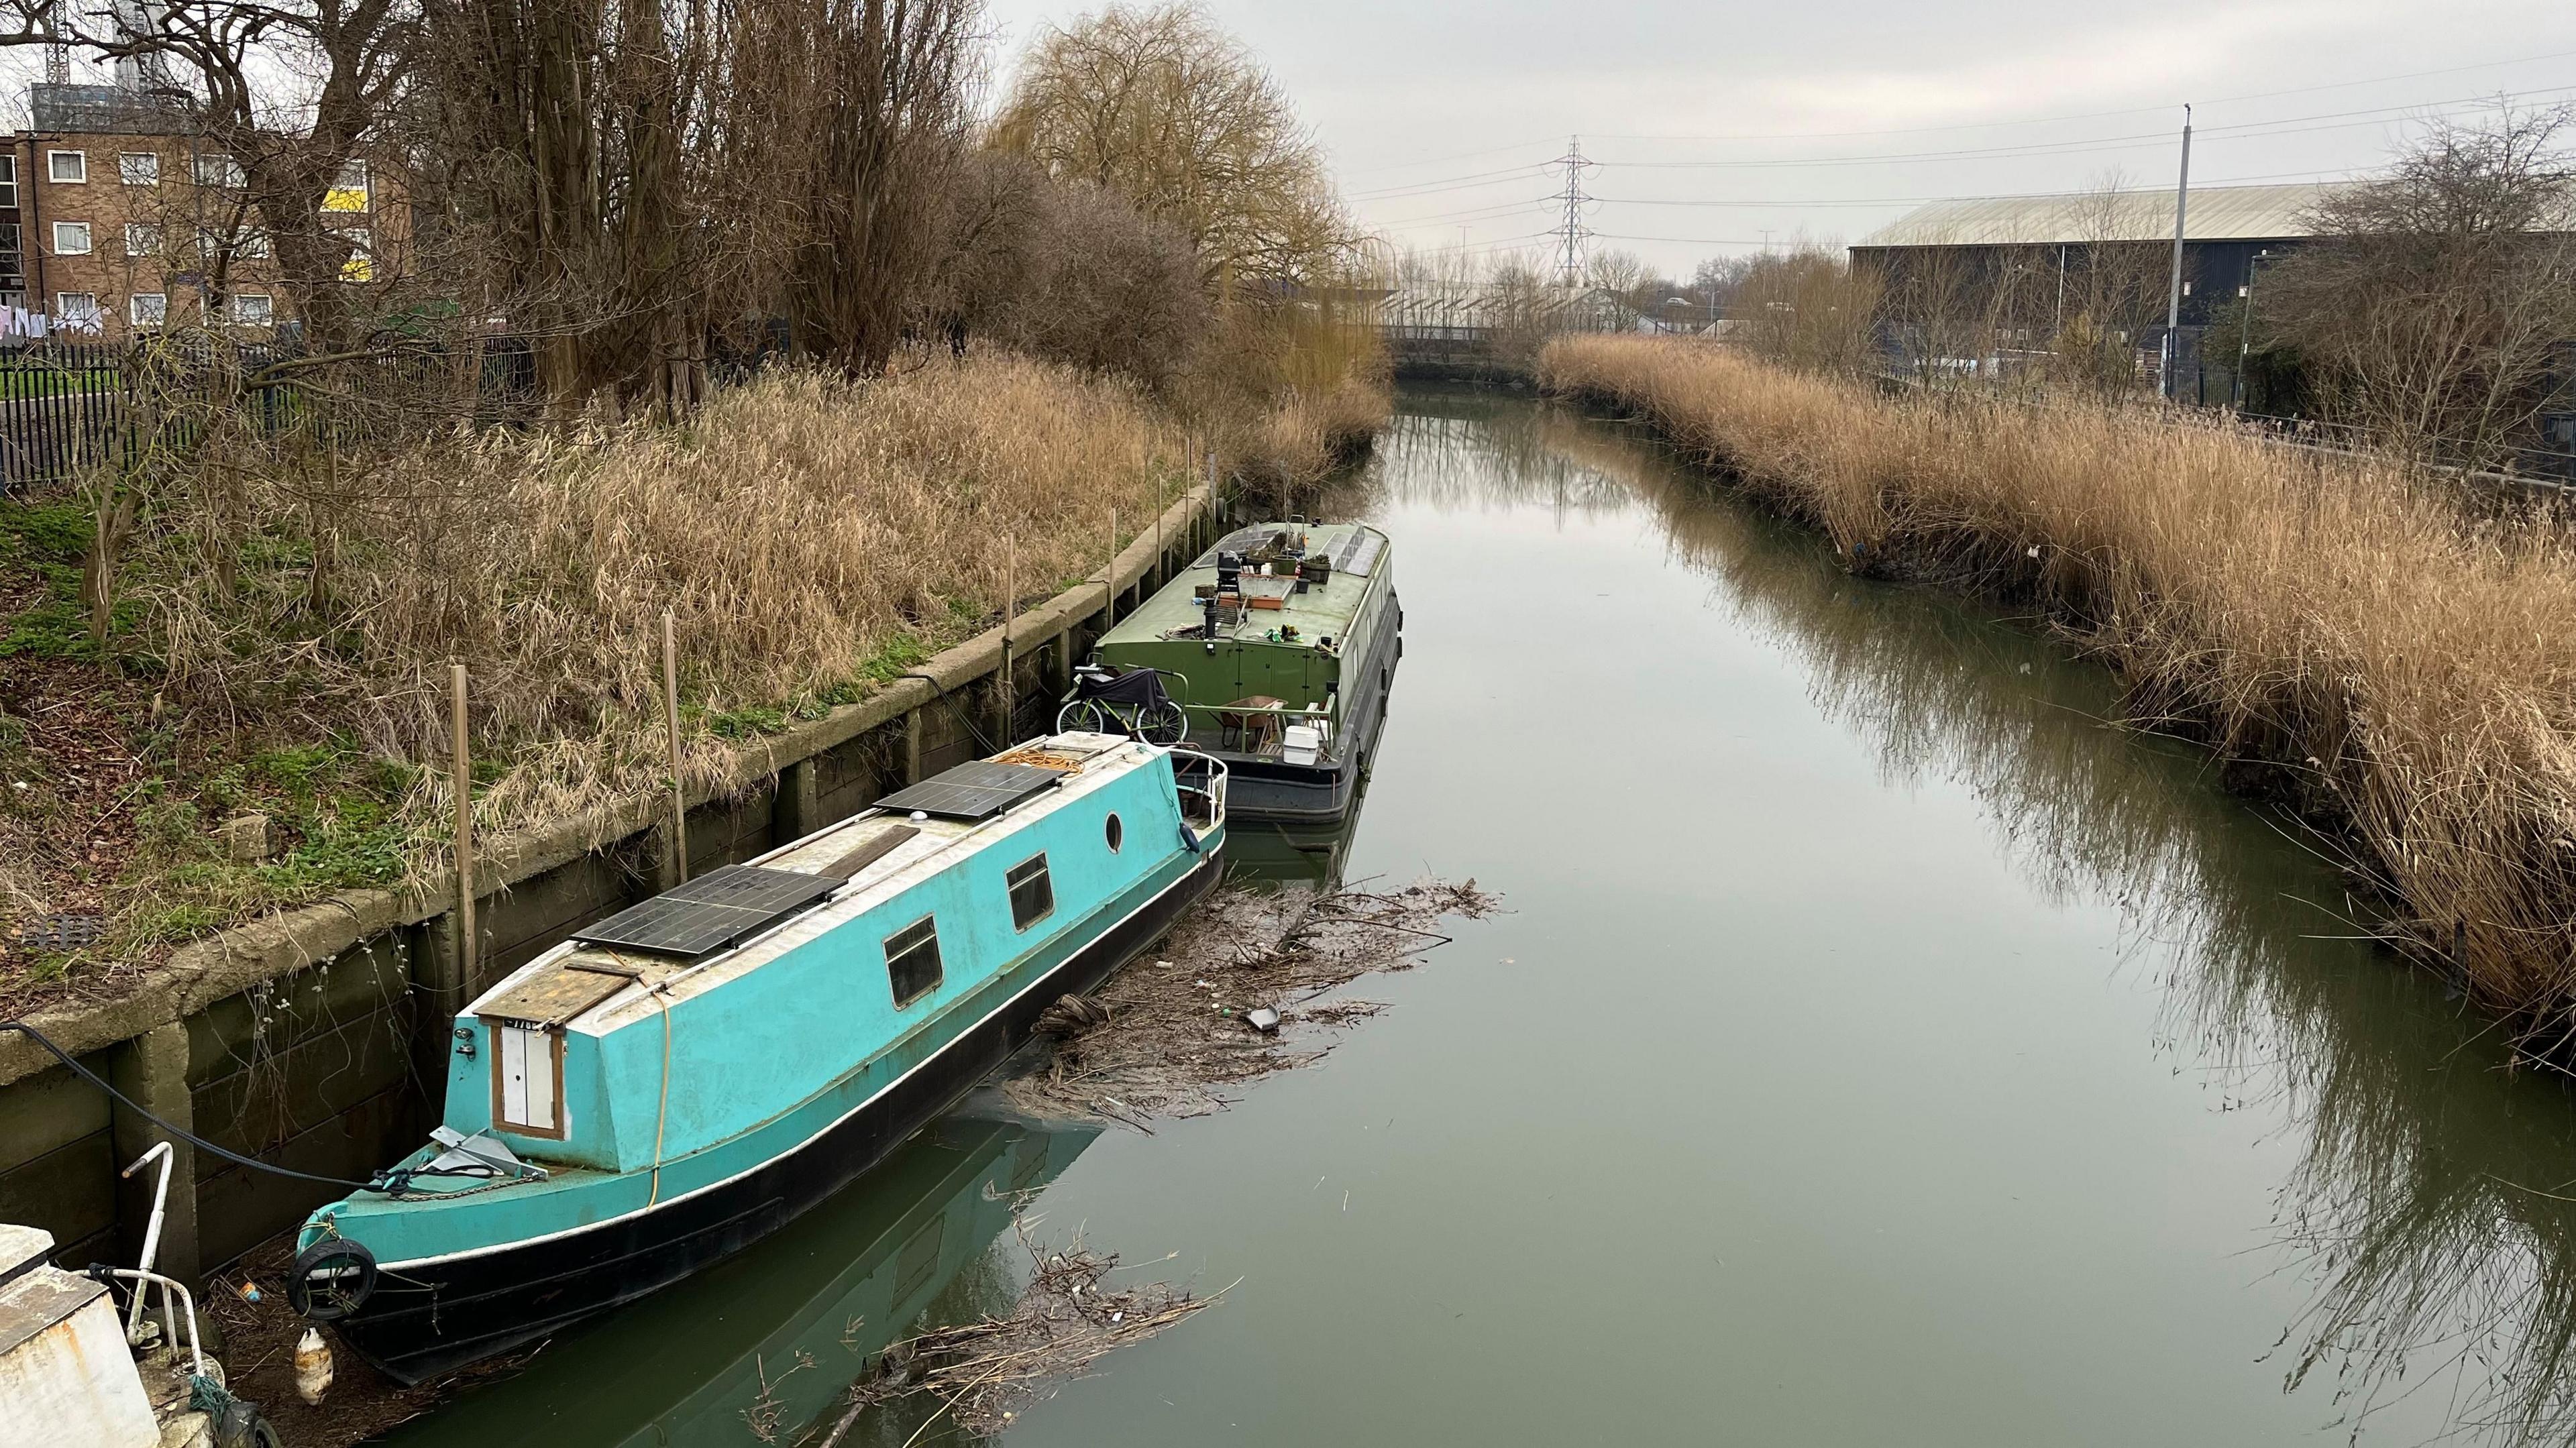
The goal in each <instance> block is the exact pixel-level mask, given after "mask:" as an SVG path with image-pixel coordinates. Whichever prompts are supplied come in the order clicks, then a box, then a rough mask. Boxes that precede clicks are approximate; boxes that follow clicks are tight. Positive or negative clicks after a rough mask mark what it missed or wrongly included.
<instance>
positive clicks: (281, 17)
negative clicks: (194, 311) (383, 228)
mask: <svg viewBox="0 0 2576 1448" xmlns="http://www.w3.org/2000/svg"><path fill="white" fill-rule="evenodd" d="M10 5H11V8H12V9H13V10H15V11H16V12H17V14H18V16H19V17H20V18H21V19H22V20H23V21H24V22H25V25H24V27H23V29H22V30H21V31H20V32H17V33H12V34H6V35H0V44H7V45H28V44H36V43H60V44H63V45H66V46H68V47H70V48H72V49H74V50H77V51H80V52H82V53H85V54H86V55H88V56H89V57H91V58H92V59H95V60H99V61H104V62H111V63H121V64H122V65H123V66H124V67H125V68H126V69H127V71H128V73H129V76H130V79H131V80H132V81H133V82H134V92H133V95H132V97H131V99H130V100H129V101H128V102H127V104H129V105H131V106H133V107H135V108H136V109H138V110H148V111H150V112H152V113H155V114H157V115H166V116H167V118H168V119H169V120H172V121H176V122H180V123H183V124H184V125H185V126H186V128H187V129H188V130H189V131H190V132H191V133H192V134H194V135H195V136H196V137H198V138H199V139H200V140H201V141H202V142H203V143H204V144H205V145H206V146H208V147H210V148H211V151H212V157H211V159H212V160H213V162H214V164H215V173H214V176H215V179H216V180H217V183H218V184H217V185H216V186H214V187H212V188H210V189H211V190H213V191H214V192H216V193H217V195H216V196H215V198H214V199H213V200H212V201H211V203H210V204H211V205H213V206H214V207H216V208H217V209H219V210H220V209H223V208H224V207H225V205H226V201H225V200H224V198H223V196H222V194H221V193H225V192H229V193H232V194H233V196H234V197H236V198H237V199H238V204H236V205H233V207H232V210H233V212H234V215H233V216H232V217H230V218H228V219H227V221H226V224H225V225H224V226H223V228H222V229H221V230H219V231H214V233H213V234H214V235H215V236H216V237H217V238H218V241H219V247H220V249H222V250H223V251H224V252H226V253H227V257H226V258H225V259H228V253H229V251H230V250H231V249H233V248H235V247H237V246H238V245H239V244H240V243H239V241H238V238H239V237H240V235H241V234H242V231H243V228H244V227H245V226H252V227H256V229H257V233H258V235H259V237H260V238H261V242H260V244H261V245H262V246H263V247H264V248H270V249H273V252H274V255H275V258H276V261H277V265H278V271H279V274H280V275H279V280H280V282H281V283H282V284H283V285H284V286H285V287H286V288H287V290H288V293H289V295H290V296H291V297H292V298H293V300H294V303H295V307H296V311H297V314H298V315H299V316H300V317H301V318H302V319H303V325H304V327H305V329H306V331H307V333H308V334H309V335H310V337H311V338H312V339H313V342H314V345H315V346H316V347H318V348H319V349H320V350H323V351H329V350H332V349H334V348H336V347H339V346H342V345H344V344H346V343H347V342H348V340H349V334H350V329H351V327H352V326H353V325H354V322H353V314H354V313H355V311H356V310H357V304H358V303H359V302H360V301H361V299H364V298H368V297H369V296H371V295H372V292H371V287H370V286H368V285H352V282H353V280H354V279H355V278H356V277H357V276H358V274H359V272H358V271H357V270H353V269H352V268H351V266H350V259H351V257H352V255H353V254H354V253H355V252H356V251H357V249H358V248H359V247H360V246H361V245H362V243H361V241H360V239H359V237H358V235H357V232H356V230H355V229H353V228H352V227H350V226H349V225H347V224H346V222H347V218H346V216H345V215H344V214H343V213H341V212H340V211H339V209H337V208H335V207H333V206H331V205H329V204H328V203H329V201H330V200H331V197H332V193H333V191H334V190H335V189H336V188H340V187H341V186H342V185H343V178H344V177H345V176H347V175H349V174H350V173H351V171H352V170H353V168H355V169H359V170H363V169H364V168H365V166H366V165H367V164H368V162H369V161H370V160H374V161H377V162H378V163H380V164H381V163H382V162H385V161H387V160H390V159H392V157H390V156H389V155H388V154H387V153H388V150H389V144H388V143H389V139H390V138H389V127H390V122H391V119H392V117H393V115H394V113H395V111H396V110H397V108H398V107H399V106H400V105H401V104H402V102H403V100H404V98H405V96H406V94H407V92H408V88H409V86H410V83H411V80H412V77H413V74H414V70H415V65H416V62H417V59H418V56H419V51H420V45H419V42H420V18H421V17H420V10H419V7H418V4H417V3H416V0H174V3H168V4H163V5H160V6H157V7H152V8H150V9H149V11H148V14H149V16H150V22H149V25H148V27H147V26H141V25H137V24H135V23H134V21H133V17H134V15H135V14H136V13H145V12H143V11H142V9H141V8H140V7H137V9H135V10H132V11H129V9H128V7H125V6H101V7H98V8H97V9H80V8H76V7H72V6H68V5H64V4H61V3H59V0H10ZM226 173H229V174H226ZM200 219H201V220H202V218H200ZM212 269H213V272H214V275H215V277H216V278H217V285H216V286H215V287H213V288H210V290H209V292H208V301H209V305H210V306H215V305H219V304H220V302H221V300H222V292H221V290H220V278H221V277H222V275H223V271H224V267H223V266H222V264H221V260H220V259H219V260H218V261H217V264H216V265H215V266H214V267H213V268H212ZM364 270H365V274H366V276H367V279H368V282H369V283H370V284H372V287H373V289H375V290H381V288H382V287H383V286H385V285H387V284H389V283H390V282H391V281H392V280H393V278H392V276H391V274H390V273H389V272H387V273H383V274H379V272H378V271H377V270H376V269H374V268H366V269H364Z"/></svg>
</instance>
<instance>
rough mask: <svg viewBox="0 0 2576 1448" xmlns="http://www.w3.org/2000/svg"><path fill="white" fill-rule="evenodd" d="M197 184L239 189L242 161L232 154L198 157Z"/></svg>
mask: <svg viewBox="0 0 2576 1448" xmlns="http://www.w3.org/2000/svg"><path fill="white" fill-rule="evenodd" d="M197 184H198V185H200V186H221V187H224V188H226V189H228V190H237V189H239V188H240V186H241V184H242V168H241V162H239V161H236V160H234V159H233V158H232V157H230V156H224V155H208V156H199V157H198V158H197Z"/></svg>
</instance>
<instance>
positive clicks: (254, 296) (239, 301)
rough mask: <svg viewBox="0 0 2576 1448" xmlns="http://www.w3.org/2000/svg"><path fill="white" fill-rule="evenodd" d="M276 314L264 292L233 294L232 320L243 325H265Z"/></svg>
mask: <svg viewBox="0 0 2576 1448" xmlns="http://www.w3.org/2000/svg"><path fill="white" fill-rule="evenodd" d="M276 315H277V312H276V308H275V306H274V305H273V304H272V303H271V302H270V301H269V297H268V293H266V292H236V293H234V294H233V320H234V321H236V322H239V323H241V324H242V325H243V326H245V327H265V326H267V325H268V324H269V322H270V320H271V319H272V318H274V317H275V316H276Z"/></svg>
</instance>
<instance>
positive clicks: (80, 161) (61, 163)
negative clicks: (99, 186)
mask: <svg viewBox="0 0 2576 1448" xmlns="http://www.w3.org/2000/svg"><path fill="white" fill-rule="evenodd" d="M45 167H46V170H45V174H46V175H47V176H48V177H50V178H52V179H53V180H54V181H55V182H56V183H57V184H60V185H65V186H77V185H79V184H81V183H82V182H84V181H87V180H88V179H89V152H87V151H47V152H46V153H45Z"/></svg>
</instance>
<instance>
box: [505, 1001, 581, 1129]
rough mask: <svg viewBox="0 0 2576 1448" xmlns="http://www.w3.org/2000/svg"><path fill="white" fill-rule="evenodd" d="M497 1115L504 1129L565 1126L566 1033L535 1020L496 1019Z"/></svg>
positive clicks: (558, 1127)
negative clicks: (526, 1023) (523, 1022)
mask: <svg viewBox="0 0 2576 1448" xmlns="http://www.w3.org/2000/svg"><path fill="white" fill-rule="evenodd" d="M492 1047H493V1049H492V1121H493V1124H494V1125H496V1126H498V1127H500V1128H501V1129H502V1130H503V1131H515V1132H518V1133H520V1134H521V1135H524V1136H550V1137H554V1138H556V1139H558V1140H560V1139H561V1138H562V1136H563V1134H564V1131H563V1037H562V1036H561V1035H560V1034H558V1033H556V1032H554V1031H548V1030H541V1029H538V1028H536V1027H533V1026H513V1025H508V1024H505V1023H503V1022H500V1021H494V1022H493V1023H492Z"/></svg>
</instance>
